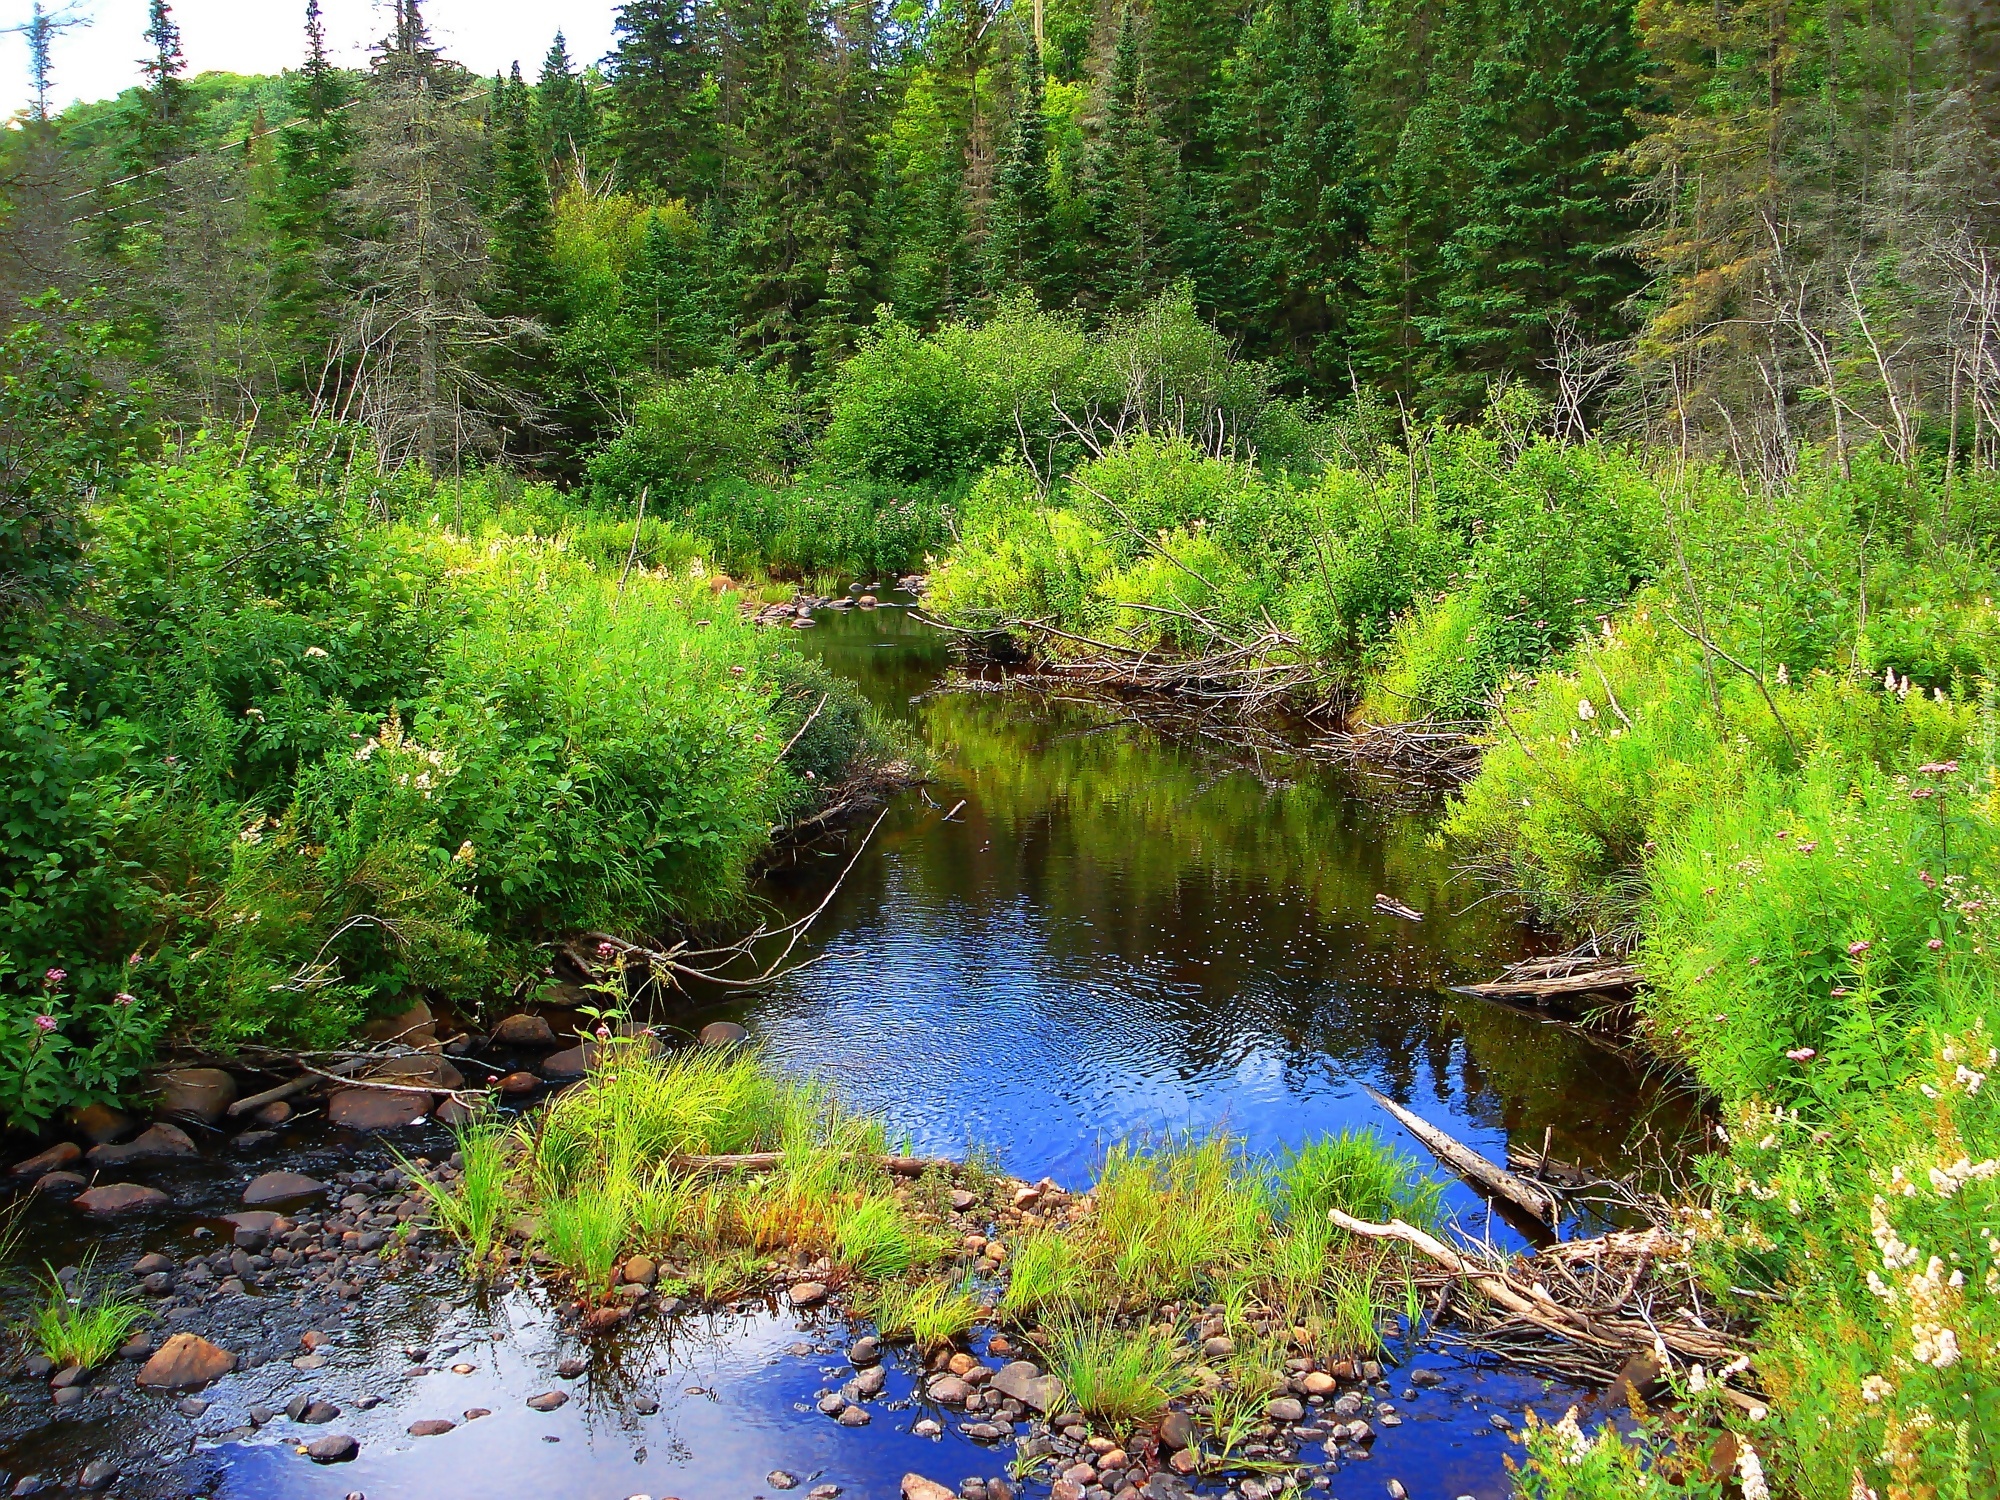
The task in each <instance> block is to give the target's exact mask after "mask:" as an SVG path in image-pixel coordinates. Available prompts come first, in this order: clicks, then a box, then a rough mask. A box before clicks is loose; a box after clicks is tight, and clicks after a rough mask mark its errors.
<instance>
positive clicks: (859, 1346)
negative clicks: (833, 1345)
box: [847, 1336, 882, 1366]
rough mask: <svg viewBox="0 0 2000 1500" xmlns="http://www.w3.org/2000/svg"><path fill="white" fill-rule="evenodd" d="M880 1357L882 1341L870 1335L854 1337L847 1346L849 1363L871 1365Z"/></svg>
mask: <svg viewBox="0 0 2000 1500" xmlns="http://www.w3.org/2000/svg"><path fill="white" fill-rule="evenodd" d="M881 1358H882V1341H881V1340H880V1339H877V1338H874V1337H872V1336H870V1337H867V1338H859V1339H856V1340H855V1341H854V1342H853V1343H852V1344H851V1345H849V1346H848V1350H847V1359H848V1362H849V1363H850V1364H853V1365H856V1366H860V1365H872V1364H875V1363H877V1362H879V1361H880V1360H881Z"/></svg>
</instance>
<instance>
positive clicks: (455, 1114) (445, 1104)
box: [431, 1098, 479, 1130]
mask: <svg viewBox="0 0 2000 1500" xmlns="http://www.w3.org/2000/svg"><path fill="white" fill-rule="evenodd" d="M431 1118H432V1119H434V1120H436V1121H437V1122H438V1123H439V1124H440V1125H449V1126H450V1127H451V1128H452V1129H453V1130H460V1129H463V1128H464V1127H465V1126H467V1125H470V1124H471V1123H472V1122H473V1121H474V1120H476V1119H478V1118H479V1116H478V1115H477V1114H475V1113H474V1112H473V1109H472V1106H471V1105H469V1104H466V1103H464V1102H462V1101H460V1100H457V1099H449V1098H447V1099H440V1100H438V1107H437V1108H436V1109H434V1110H432V1111H431Z"/></svg>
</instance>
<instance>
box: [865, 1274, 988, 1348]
mask: <svg viewBox="0 0 2000 1500" xmlns="http://www.w3.org/2000/svg"><path fill="white" fill-rule="evenodd" d="M861 1311H862V1312H863V1313H864V1315H865V1316H867V1317H868V1318H870V1319H871V1320H873V1322H874V1324H875V1328H876V1331H877V1332H878V1333H880V1334H881V1335H882V1337H884V1338H886V1339H892V1340H893V1339H903V1338H907V1339H910V1340H911V1341H912V1342H914V1343H915V1344H916V1346H917V1348H918V1349H920V1350H925V1351H928V1350H931V1349H936V1348H939V1347H941V1346H942V1345H945V1344H949V1343H954V1342H956V1341H957V1340H959V1339H961V1338H963V1337H964V1336H965V1335H966V1334H967V1333H968V1332H970V1331H971V1329H972V1327H973V1325H974V1324H975V1323H977V1322H978V1321H979V1317H980V1306H979V1297H978V1294H977V1293H976V1291H975V1290H974V1288H973V1286H972V1284H971V1283H970V1282H969V1281H958V1282H952V1281H941V1280H937V1279H935V1278H925V1279H922V1280H916V1281H911V1280H895V1281H885V1282H883V1283H881V1284H880V1285H879V1286H877V1287H875V1288H874V1289H873V1290H872V1291H871V1292H870V1293H869V1294H868V1296H867V1297H866V1299H865V1300H864V1301H863V1303H862V1305H861Z"/></svg>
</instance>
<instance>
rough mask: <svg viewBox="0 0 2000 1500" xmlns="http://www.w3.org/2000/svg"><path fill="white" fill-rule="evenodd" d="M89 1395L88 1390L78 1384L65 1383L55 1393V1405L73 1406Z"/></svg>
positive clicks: (58, 1406)
mask: <svg viewBox="0 0 2000 1500" xmlns="http://www.w3.org/2000/svg"><path fill="white" fill-rule="evenodd" d="M89 1395H90V1392H89V1391H88V1390H86V1389H85V1388H84V1387H82V1386H80V1385H66V1386H64V1387H62V1388H61V1389H60V1390H58V1391H57V1392H56V1393H55V1402H56V1406H57V1408H58V1409H61V1408H62V1407H65V1406H75V1405H78V1404H79V1403H80V1402H82V1401H84V1400H86V1399H87V1398H88V1397H89Z"/></svg>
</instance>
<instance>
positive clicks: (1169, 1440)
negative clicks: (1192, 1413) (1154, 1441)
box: [1160, 1411, 1194, 1453]
mask: <svg viewBox="0 0 2000 1500" xmlns="http://www.w3.org/2000/svg"><path fill="white" fill-rule="evenodd" d="M1193 1442H1194V1420H1193V1419H1192V1418H1191V1417H1189V1416H1188V1414H1187V1413H1186V1412H1184V1411H1170V1412H1168V1413H1167V1414H1166V1416H1164V1417H1163V1418H1161V1419H1160V1446H1161V1447H1162V1448H1164V1449H1166V1450H1167V1451H1168V1452H1169V1453H1178V1452H1180V1450H1181V1449H1183V1448H1186V1447H1188V1446H1189V1445H1190V1444H1192V1443H1193Z"/></svg>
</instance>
